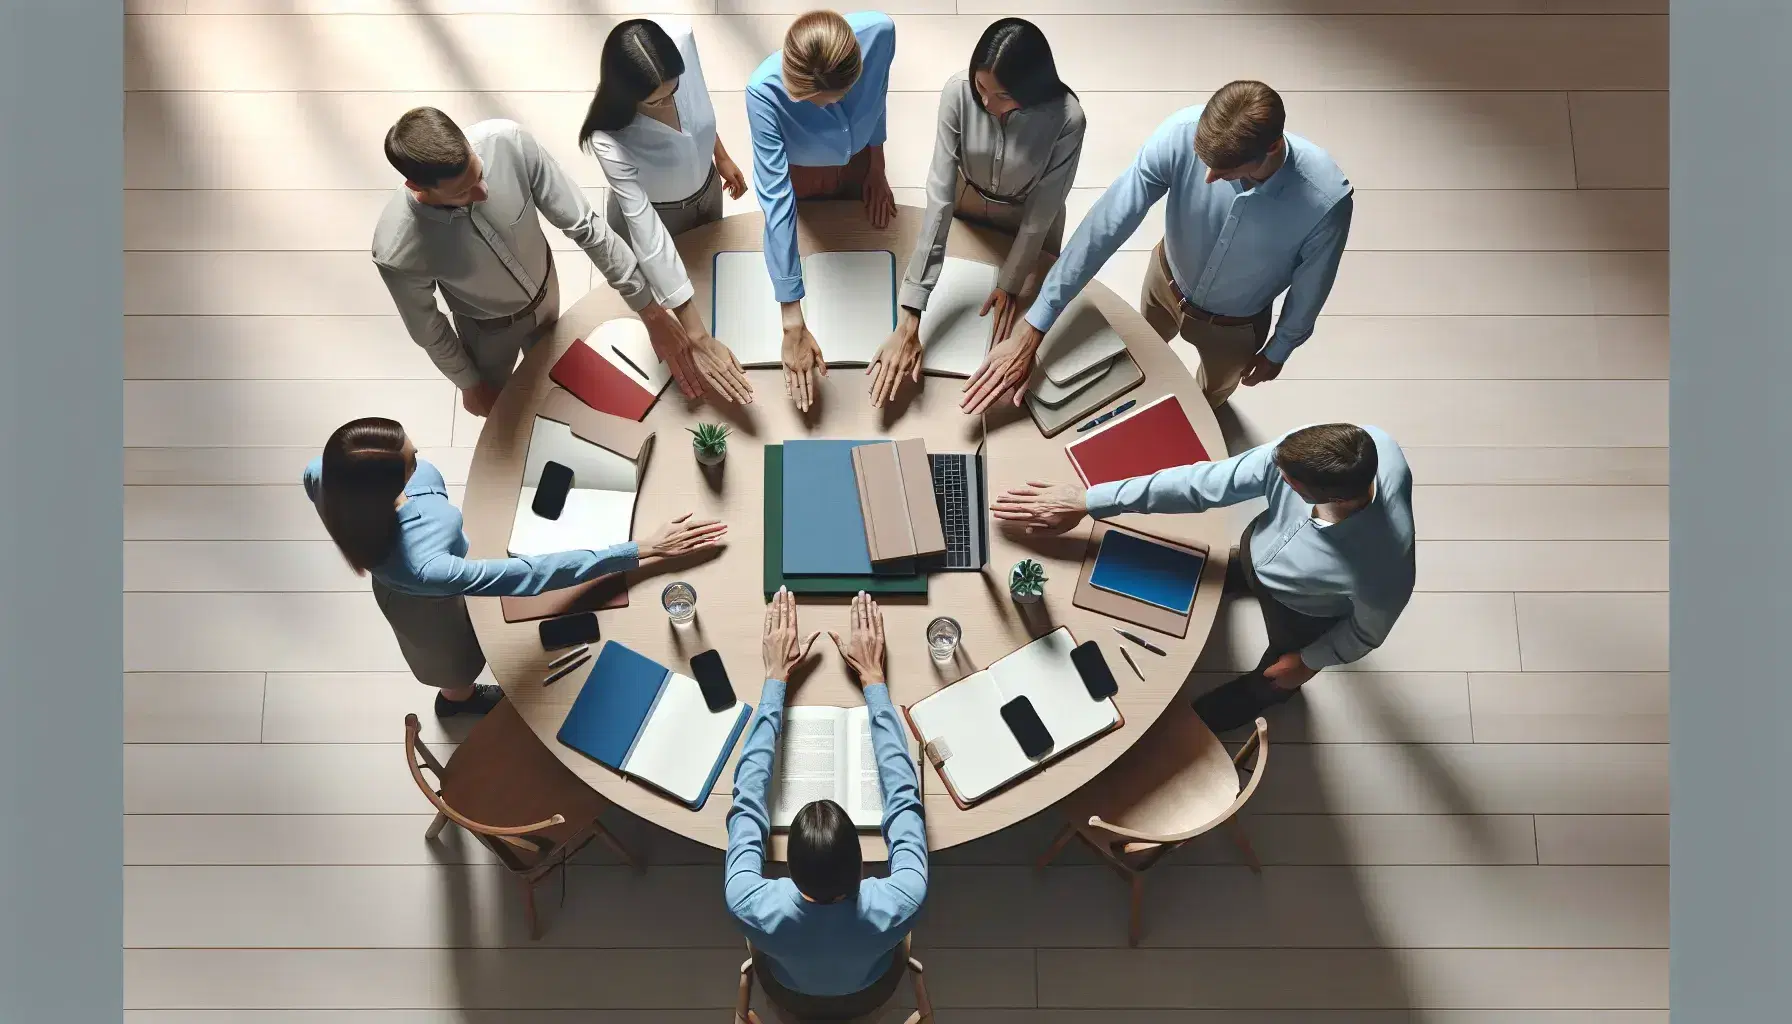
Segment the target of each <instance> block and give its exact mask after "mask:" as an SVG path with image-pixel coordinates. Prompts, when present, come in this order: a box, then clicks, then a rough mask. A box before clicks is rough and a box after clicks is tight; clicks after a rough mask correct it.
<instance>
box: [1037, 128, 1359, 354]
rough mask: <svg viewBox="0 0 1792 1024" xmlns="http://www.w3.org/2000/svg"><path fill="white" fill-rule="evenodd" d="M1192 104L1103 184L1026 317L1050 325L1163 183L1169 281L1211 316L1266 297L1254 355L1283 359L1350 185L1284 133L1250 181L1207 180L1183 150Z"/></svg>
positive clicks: (1315, 303) (1321, 299) (1191, 137)
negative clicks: (1263, 169) (1271, 169)
mask: <svg viewBox="0 0 1792 1024" xmlns="http://www.w3.org/2000/svg"><path fill="white" fill-rule="evenodd" d="M1200 119H1201V108H1200V107H1189V108H1188V109H1186V110H1181V111H1178V112H1177V113H1175V114H1173V115H1171V116H1170V119H1169V120H1167V121H1165V122H1164V123H1163V124H1162V125H1160V126H1159V127H1158V129H1157V131H1155V132H1153V133H1152V135H1151V138H1150V139H1148V140H1146V142H1145V145H1144V146H1143V147H1142V148H1141V149H1140V150H1139V153H1138V156H1137V157H1135V158H1134V159H1133V162H1132V166H1130V167H1128V168H1127V169H1126V171H1125V172H1124V173H1122V174H1121V175H1120V177H1119V178H1118V179H1116V180H1115V182H1114V183H1113V184H1112V185H1110V186H1109V187H1108V190H1107V191H1106V192H1104V193H1103V194H1102V197H1101V198H1100V199H1099V200H1097V201H1096V203H1095V206H1094V207H1093V208H1091V209H1090V210H1089V215H1088V216H1087V217H1084V218H1083V222H1082V224H1080V225H1078V226H1077V229H1076V234H1074V235H1073V236H1071V239H1070V242H1069V244H1067V245H1065V246H1064V254H1063V257H1062V258H1061V259H1059V260H1058V262H1057V263H1056V264H1054V265H1053V266H1052V269H1051V273H1049V274H1048V275H1046V279H1045V283H1044V285H1042V286H1041V287H1040V290H1039V298H1038V299H1037V300H1036V301H1035V302H1034V303H1033V308H1032V309H1030V310H1028V311H1027V322H1028V323H1030V324H1032V325H1033V326H1034V327H1036V328H1038V329H1039V330H1041V331H1044V330H1048V329H1050V327H1051V325H1052V324H1053V322H1055V321H1056V320H1057V318H1058V314H1060V313H1062V312H1063V311H1064V307H1065V305H1067V304H1068V303H1069V302H1070V300H1071V298H1072V297H1074V296H1075V295H1076V294H1077V293H1078V292H1080V291H1082V290H1083V288H1084V286H1086V285H1087V284H1088V283H1089V280H1090V279H1091V278H1093V277H1094V276H1095V272H1096V271H1097V270H1100V269H1101V265H1102V264H1103V263H1106V262H1107V260H1108V257H1110V256H1112V255H1113V254H1114V250H1115V249H1116V248H1118V247H1119V245H1120V243H1121V242H1122V241H1123V240H1125V239H1126V238H1127V237H1129V236H1130V235H1131V234H1132V233H1133V231H1134V229H1136V228H1137V227H1138V226H1139V223H1140V222H1141V221H1143V220H1144V219H1145V211H1147V210H1149V209H1150V208H1151V205H1152V204H1153V203H1155V202H1157V201H1158V200H1159V199H1160V198H1162V197H1163V196H1164V194H1165V193H1166V192H1167V193H1168V194H1169V197H1170V202H1169V206H1168V208H1167V209H1166V210H1165V211H1164V251H1165V253H1166V255H1167V257H1168V259H1169V261H1170V272H1171V276H1172V277H1173V279H1174V280H1175V282H1176V287H1177V289H1178V290H1180V291H1181V292H1182V295H1183V297H1184V298H1186V299H1188V301H1189V302H1191V303H1193V304H1194V305H1196V306H1198V307H1200V308H1201V309H1204V310H1206V311H1207V312H1209V313H1214V314H1217V315H1219V316H1238V317H1249V316H1255V315H1256V314H1258V313H1260V312H1262V311H1263V310H1265V309H1268V308H1269V305H1270V303H1271V302H1273V301H1274V300H1275V297H1276V296H1277V295H1280V294H1281V293H1282V292H1283V291H1287V293H1288V297H1287V298H1285V299H1284V300H1282V316H1281V319H1280V320H1278V321H1277V323H1276V329H1275V334H1274V335H1273V336H1271V338H1270V339H1269V344H1268V345H1266V346H1265V347H1264V350H1263V354H1264V355H1265V356H1266V357H1268V358H1269V359H1270V360H1271V361H1272V362H1277V363H1280V362H1283V361H1285V360H1286V359H1287V358H1288V356H1289V354H1290V353H1292V352H1293V351H1294V350H1295V348H1296V347H1297V346H1299V345H1300V343H1301V342H1303V341H1306V340H1307V338H1308V337H1309V336H1311V335H1312V333H1313V324H1314V322H1315V321H1317V320H1318V318H1319V310H1320V309H1321V308H1322V307H1323V306H1324V305H1325V299H1326V296H1328V295H1330V294H1331V290H1332V282H1333V280H1334V279H1335V278H1336V277H1337V275H1338V261H1339V260H1340V259H1341V258H1342V257H1343V255H1344V242H1345V239H1346V238H1347V237H1348V236H1349V234H1350V215H1351V209H1352V200H1351V191H1352V190H1351V185H1350V182H1349V180H1348V179H1346V178H1345V177H1344V172H1343V171H1341V170H1339V169H1338V165H1337V164H1335V163H1333V162H1332V158H1331V157H1330V156H1328V155H1326V152H1325V151H1324V150H1322V149H1320V148H1319V147H1318V146H1315V145H1313V144H1312V143H1311V142H1308V141H1307V140H1305V139H1303V138H1300V137H1299V136H1297V135H1284V136H1283V139H1284V141H1285V142H1286V143H1287V147H1286V149H1287V157H1286V159H1284V160H1283V162H1282V166H1281V167H1280V168H1278V169H1277V170H1276V172H1275V173H1274V174H1272V175H1270V176H1269V180H1268V181H1264V182H1260V183H1251V182H1242V181H1216V182H1213V183H1212V184H1208V183H1207V170H1208V168H1207V165H1206V164H1205V163H1203V162H1202V161H1201V158H1200V157H1198V156H1196V155H1195V127H1196V125H1197V123H1198V122H1199V121H1200Z"/></svg>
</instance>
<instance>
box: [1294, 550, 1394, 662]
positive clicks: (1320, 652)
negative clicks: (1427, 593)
mask: <svg viewBox="0 0 1792 1024" xmlns="http://www.w3.org/2000/svg"><path fill="white" fill-rule="evenodd" d="M1412 588H1413V575H1412V573H1410V572H1405V573H1402V575H1401V579H1400V580H1399V582H1398V583H1396V584H1394V585H1392V586H1389V587H1386V588H1378V589H1377V590H1374V591H1370V592H1368V593H1364V594H1359V595H1358V596H1357V598H1356V599H1355V600H1354V601H1353V602H1352V603H1351V608H1350V614H1349V615H1348V616H1346V617H1344V618H1342V619H1339V620H1338V621H1337V623H1336V624H1334V625H1333V626H1332V628H1330V629H1328V630H1326V631H1325V633H1324V634H1323V635H1321V636H1320V637H1319V639H1317V640H1315V641H1313V642H1312V643H1310V644H1308V645H1307V646H1306V647H1303V648H1302V649H1301V652H1300V660H1301V662H1302V663H1304V664H1305V665H1306V666H1307V667H1308V668H1311V669H1321V668H1331V667H1333V666H1334V665H1348V664H1350V663H1351V662H1353V661H1359V660H1361V659H1362V658H1363V657H1364V656H1366V655H1367V654H1368V653H1369V652H1370V651H1373V650H1374V649H1376V648H1377V647H1380V646H1381V645H1382V644H1383V643H1384V642H1386V640H1387V638H1388V633H1390V632H1391V631H1392V630H1393V628H1394V622H1395V621H1396V620H1397V619H1399V618H1400V613H1401V612H1403V611H1405V610H1406V603H1407V602H1408V601H1410V600H1412Z"/></svg>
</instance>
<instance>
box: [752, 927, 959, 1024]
mask: <svg viewBox="0 0 1792 1024" xmlns="http://www.w3.org/2000/svg"><path fill="white" fill-rule="evenodd" d="M756 955H757V954H755V953H754V951H753V944H752V943H750V942H749V943H748V944H747V960H746V962H745V963H743V964H741V965H740V993H739V995H738V996H737V997H736V998H735V1000H734V1021H733V1024H764V1022H763V1021H761V1020H760V1019H759V1015H758V1014H757V1013H754V1012H753V1009H752V1003H753V958H754V956H756ZM895 955H896V960H897V962H898V963H901V964H903V970H904V971H906V972H907V974H908V976H909V978H910V980H912V981H913V982H914V986H915V1010H914V1012H913V1013H910V1014H909V1015H908V1019H907V1020H905V1021H903V1024H933V1003H932V1001H931V1000H929V999H928V998H927V983H926V982H925V981H924V980H922V974H921V961H919V960H916V959H915V958H914V957H912V956H910V955H909V940H908V939H906V938H904V939H903V940H902V945H900V946H898V947H897V948H896V954H895ZM898 987H900V986H898ZM766 998H767V1001H768V1002H770V1003H771V1004H772V1012H773V1013H774V1014H775V1015H776V1016H777V1018H778V1020H779V1021H780V1024H814V1022H819V1021H827V1022H829V1024H872V1022H874V1021H879V1020H882V1019H883V1015H884V1014H885V1012H886V1011H888V1010H889V1008H890V1003H891V1001H892V1000H894V999H895V992H894V991H892V992H891V993H890V995H889V996H888V997H887V998H885V999H884V1000H883V1001H882V1002H880V1003H879V1004H878V1005H876V1006H872V1007H863V1008H856V1007H855V1008H852V1009H849V1010H846V1011H844V1012H846V1013H850V1014H852V1015H851V1016H827V1017H800V1016H797V1015H796V1014H795V1013H793V1012H792V1011H790V1010H787V1009H785V1008H784V1007H782V1006H779V1005H778V1004H777V1002H776V1000H775V999H773V998H772V995H771V990H770V986H767V991H766Z"/></svg>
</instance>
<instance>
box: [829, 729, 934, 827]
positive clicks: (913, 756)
mask: <svg viewBox="0 0 1792 1024" xmlns="http://www.w3.org/2000/svg"><path fill="white" fill-rule="evenodd" d="M845 725H846V747H845V749H846V750H847V752H848V759H847V763H846V765H845V768H846V773H845V774H846V781H847V786H848V791H847V797H848V799H847V801H846V803H845V804H844V806H845V807H846V813H847V814H848V815H849V816H850V817H851V818H852V823H853V824H854V825H857V826H858V827H859V828H882V827H883V823H884V789H883V781H882V780H881V779H880V778H879V777H878V773H877V748H876V747H874V746H873V745H872V742H871V709H869V708H866V707H863V706H861V707H856V708H847V709H846V716H845ZM902 742H903V746H904V747H905V748H906V749H907V750H908V758H909V761H910V762H911V763H912V764H914V765H915V782H916V784H917V786H919V784H920V781H921V770H920V763H921V745H920V744H919V743H918V742H916V741H915V734H914V733H912V732H909V731H908V730H907V729H903V730H902Z"/></svg>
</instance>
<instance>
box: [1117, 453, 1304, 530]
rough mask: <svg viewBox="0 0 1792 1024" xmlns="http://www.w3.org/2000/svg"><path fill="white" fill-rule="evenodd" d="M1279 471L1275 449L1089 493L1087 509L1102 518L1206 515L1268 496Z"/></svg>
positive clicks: (1120, 482) (1130, 480)
mask: <svg viewBox="0 0 1792 1024" xmlns="http://www.w3.org/2000/svg"><path fill="white" fill-rule="evenodd" d="M1271 472H1275V468H1274V451H1273V446H1272V445H1263V446H1260V447H1257V448H1253V449H1251V450H1250V451H1248V452H1244V453H1242V454H1240V455H1235V456H1233V457H1232V458H1230V459H1226V460H1225V461H1223V462H1197V463H1195V464H1193V465H1190V466H1176V467H1174V468H1172V469H1162V470H1158V471H1157V472H1155V473H1152V474H1149V475H1147V476H1135V477H1129V478H1128V479H1125V480H1116V481H1114V482H1112V483H1105V484H1097V485H1096V486H1094V487H1091V488H1089V493H1088V498H1087V501H1086V505H1087V508H1088V511H1089V514H1090V515H1092V516H1094V517H1095V518H1097V519H1105V518H1107V517H1109V516H1115V515H1119V514H1120V513H1122V512H1154V513H1156V512H1167V513H1187V512H1202V511H1205V510H1207V509H1210V508H1223V507H1225V506H1227V505H1236V504H1238V503H1239V502H1241V501H1248V500H1250V499H1251V498H1261V497H1263V495H1264V493H1265V491H1266V487H1267V483H1268V474H1269V473H1271Z"/></svg>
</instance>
